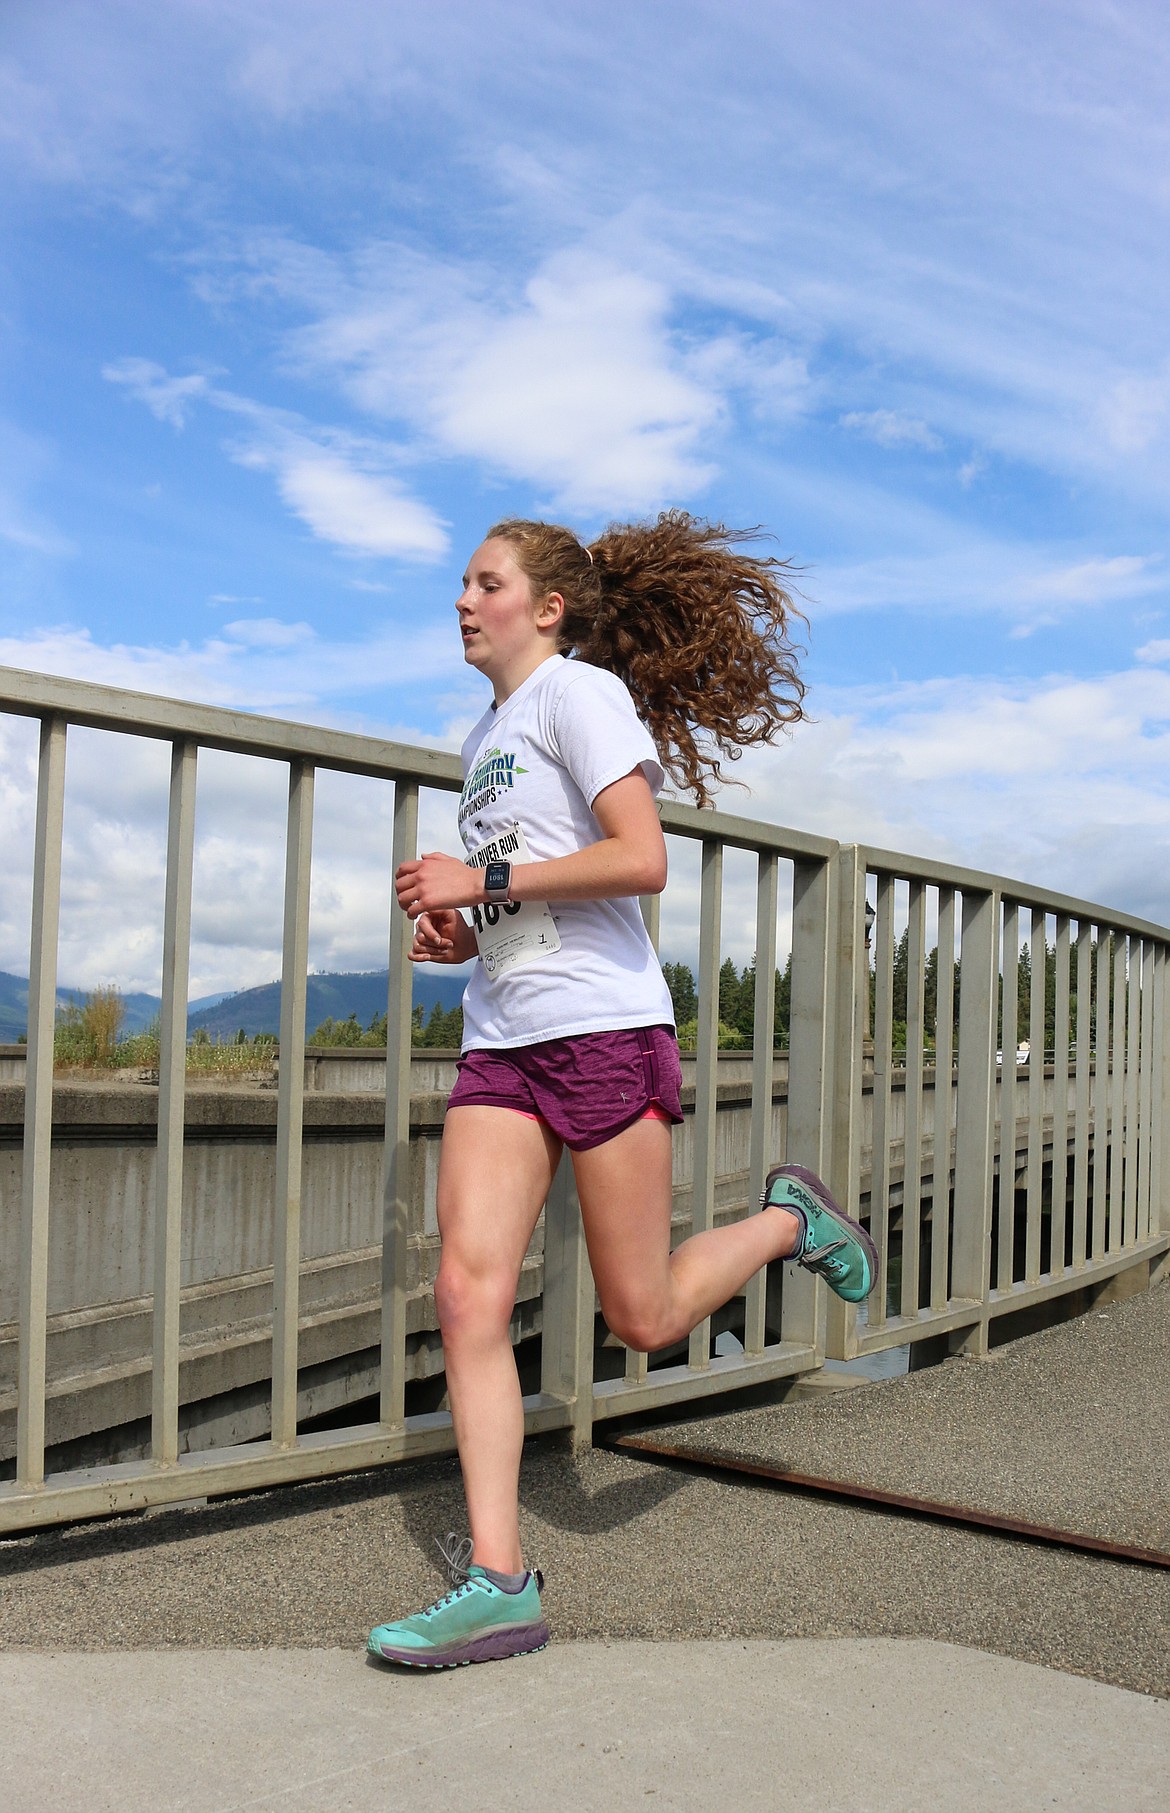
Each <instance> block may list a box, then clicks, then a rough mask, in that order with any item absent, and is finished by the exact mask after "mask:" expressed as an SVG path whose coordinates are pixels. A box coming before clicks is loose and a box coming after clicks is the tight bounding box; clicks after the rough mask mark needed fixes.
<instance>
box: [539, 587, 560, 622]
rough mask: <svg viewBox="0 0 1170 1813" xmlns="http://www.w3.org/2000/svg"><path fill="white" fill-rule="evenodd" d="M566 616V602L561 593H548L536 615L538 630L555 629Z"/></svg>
mask: <svg viewBox="0 0 1170 1813" xmlns="http://www.w3.org/2000/svg"><path fill="white" fill-rule="evenodd" d="M564 615H565V600H564V598H563V596H562V595H561V593H560V592H548V593H546V594H545V597H544V598H543V600H542V601H541V605H540V608H539V610H538V611H537V613H536V627H537V629H542V630H550V629H555V628H556V626H557V624H558V623H560V622H561V620H562V618H563V617H564Z"/></svg>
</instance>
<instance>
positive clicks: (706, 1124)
mask: <svg viewBox="0 0 1170 1813" xmlns="http://www.w3.org/2000/svg"><path fill="white" fill-rule="evenodd" d="M722 910H723V845H722V843H721V842H720V841H719V839H718V838H715V837H705V838H704V839H703V869H702V882H701V888H700V896H699V1030H698V1039H697V1045H696V1051H695V1170H694V1178H693V1187H692V1190H691V1233H692V1234H701V1233H705V1232H706V1231H707V1229H708V1228H712V1227H714V1225H715V1116H716V1111H717V1106H718V1087H719V936H720V922H721V916H722ZM687 1364H688V1365H689V1366H691V1367H693V1368H695V1370H697V1371H702V1370H705V1369H706V1368H707V1367H708V1366H709V1365H710V1364H711V1319H710V1317H709V1316H707V1317H704V1319H703V1321H702V1322H700V1323H699V1325H698V1327H697V1328H695V1329H693V1330H692V1331H691V1338H690V1341H689V1343H688V1348H687Z"/></svg>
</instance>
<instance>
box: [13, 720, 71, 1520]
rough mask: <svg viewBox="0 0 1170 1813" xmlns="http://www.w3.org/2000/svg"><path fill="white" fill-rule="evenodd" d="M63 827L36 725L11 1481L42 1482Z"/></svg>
mask: <svg viewBox="0 0 1170 1813" xmlns="http://www.w3.org/2000/svg"><path fill="white" fill-rule="evenodd" d="M64 823H65V719H64V718H62V717H56V716H54V717H50V718H45V719H44V721H43V722H42V724H41V749H40V768H39V773H38V779H37V828H36V841H35V845H34V851H33V898H32V945H31V949H30V953H29V970H28V1055H27V1057H26V1059H25V1081H24V1169H23V1172H22V1177H21V1214H20V1364H19V1369H18V1385H17V1406H16V1477H17V1480H18V1481H19V1482H20V1484H21V1485H25V1486H39V1485H41V1484H43V1482H44V1477H45V1360H46V1351H45V1343H46V1329H47V1320H48V1293H49V1167H50V1163H51V1160H52V1150H53V1143H52V1142H53V1030H54V1027H55V1025H56V1020H57V937H58V932H59V929H60V919H61V837H62V831H63V828H64Z"/></svg>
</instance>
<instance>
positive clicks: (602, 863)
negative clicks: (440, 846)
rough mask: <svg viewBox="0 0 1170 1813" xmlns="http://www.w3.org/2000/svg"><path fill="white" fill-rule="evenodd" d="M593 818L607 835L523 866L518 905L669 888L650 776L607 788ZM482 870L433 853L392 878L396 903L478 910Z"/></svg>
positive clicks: (515, 876) (514, 893)
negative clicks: (581, 847)
mask: <svg viewBox="0 0 1170 1813" xmlns="http://www.w3.org/2000/svg"><path fill="white" fill-rule="evenodd" d="M593 816H594V817H595V818H596V820H597V822H598V824H599V825H600V826H601V829H602V832H603V833H604V835H603V836H602V837H601V838H600V839H599V841H598V842H597V843H595V844H586V846H585V848H584V849H583V850H574V851H573V853H572V855H570V856H554V857H552V858H551V860H550V861H548V862H524V863H517V864H516V865H515V867H514V868H513V870H512V886H511V897H512V899H513V900H616V899H619V898H621V897H623V896H625V895H630V894H660V893H661V892H662V890H663V888H664V887H665V886H666V840H665V838H664V837H663V835H662V826H661V825H660V824H659V822H658V808H657V806H656V805H655V804H654V795H653V794H652V793H651V791H650V786H649V783H648V782H647V780H646V776H645V775H644V774H643V773H642V770H641V769H640V768H634V769H632V770H631V772H630V773H629V774H626V775H623V776H622V778H621V780H619V781H613V782H611V783H610V785H609V786H608V787H603V788H602V790H601V792H600V793H599V794H598V795H597V798H596V799H595V800H594V802H593ZM483 884H484V872H483V870H482V869H475V868H472V867H471V866H470V865H469V864H468V863H464V862H460V861H459V859H458V857H456V856H443V855H441V854H439V853H438V852H437V851H432V852H431V853H429V854H428V855H426V856H420V857H418V858H417V859H416V860H415V861H414V862H404V863H403V864H402V866H401V868H400V869H399V870H398V873H397V874H396V875H395V877H394V887H395V891H396V893H397V896H398V904H399V906H400V907H402V908H403V910H404V911H405V912H407V913H409V914H410V916H411V918H417V917H418V915H419V913H429V912H431V911H432V910H434V909H437V908H440V907H464V906H465V907H471V906H480V905H481V904H482V902H483V898H484V893H483Z"/></svg>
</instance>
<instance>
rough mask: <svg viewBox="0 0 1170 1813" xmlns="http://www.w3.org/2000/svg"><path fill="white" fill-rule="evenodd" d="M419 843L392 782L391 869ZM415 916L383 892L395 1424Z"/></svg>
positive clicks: (390, 1373) (401, 1379) (411, 785)
mask: <svg viewBox="0 0 1170 1813" xmlns="http://www.w3.org/2000/svg"><path fill="white" fill-rule="evenodd" d="M417 848H418V782H417V781H398V782H396V783H395V787H394V844H393V853H392V855H391V858H390V863H391V877H392V878H393V875H394V874H395V873H396V872H397V870H398V867H399V865H400V864H401V863H404V862H409V861H411V860H412V859H413V857H414V855H415V851H416V850H417ZM413 942H414V922H413V920H411V919H409V918H408V917H407V915H406V914H405V913H404V912H402V911H401V910H400V908H399V906H398V903H397V901H396V900H395V898H394V894H393V889H392V890H391V896H390V958H389V972H390V973H389V980H388V983H387V990H386V1147H385V1167H384V1171H383V1189H382V1368H381V1371H382V1377H381V1390H380V1394H379V1413H378V1414H379V1421H380V1422H381V1423H382V1425H383V1426H384V1427H387V1428H398V1427H399V1426H400V1425H401V1424H402V1421H403V1418H404V1417H405V1415H406V1257H407V1245H406V1242H407V1236H408V1234H409V1232H410V1003H411V990H412V983H411V965H410V958H409V957H408V955H407V952H408V951H409V950H410V947H411V944H412V943H413Z"/></svg>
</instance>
